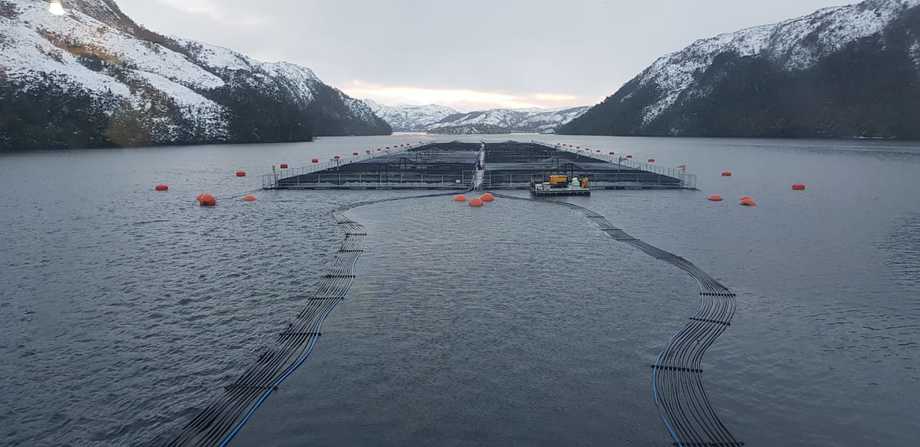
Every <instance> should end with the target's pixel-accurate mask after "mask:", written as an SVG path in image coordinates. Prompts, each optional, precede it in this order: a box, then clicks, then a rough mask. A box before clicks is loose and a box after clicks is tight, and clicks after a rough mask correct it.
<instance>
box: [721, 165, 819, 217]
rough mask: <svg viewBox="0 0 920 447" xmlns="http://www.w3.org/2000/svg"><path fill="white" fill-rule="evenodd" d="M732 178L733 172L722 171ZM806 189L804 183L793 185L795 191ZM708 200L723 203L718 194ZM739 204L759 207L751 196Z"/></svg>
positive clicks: (742, 198)
mask: <svg viewBox="0 0 920 447" xmlns="http://www.w3.org/2000/svg"><path fill="white" fill-rule="evenodd" d="M732 176H734V174H733V173H732V171H727V170H726V171H722V177H732ZM806 189H807V188H806V186H805V184H804V183H794V184H793V185H792V190H793V191H805V190H806ZM706 199H707V200H709V201H710V202H721V201H722V196H720V195H718V194H712V195H710V196H707V197H706ZM738 204H739V205H741V206H746V207H751V208H753V207H756V206H757V202H756V201H755V200H754V198H753V197H751V196H742V197H741V199H739V201H738Z"/></svg>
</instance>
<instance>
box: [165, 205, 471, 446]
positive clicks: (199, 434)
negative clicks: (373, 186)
mask: <svg viewBox="0 0 920 447" xmlns="http://www.w3.org/2000/svg"><path fill="white" fill-rule="evenodd" d="M453 194H457V192H456V191H454V192H449V193H445V192H441V193H436V194H424V195H416V196H408V197H391V198H387V199H379V200H369V201H363V202H357V203H352V204H349V205H345V206H341V207H339V208H337V209H335V210H334V211H333V212H332V215H333V218H334V219H335V222H336V225H337V226H338V227H339V228H340V230H341V231H342V233H343V239H342V241H341V243H340V245H339V248H338V249H337V250H336V252H335V256H334V259H333V262H332V263H331V264H330V266H329V267H327V269H326V272H325V274H323V275H322V276H321V279H320V281H319V283H317V285H316V286H315V289H314V290H315V291H314V293H311V294H307V295H304V296H303V298H305V299H306V306H305V307H304V308H303V310H301V311H300V312H299V313H298V314H297V316H296V318H295V319H294V321H292V322H291V323H290V324H288V326H287V328H286V329H285V330H284V331H282V332H281V333H279V334H278V336H277V337H275V340H274V342H275V346H273V347H265V348H264V349H262V350H261V352H260V354H259V357H258V358H257V359H256V362H255V363H253V364H252V365H251V366H250V367H249V368H248V369H247V370H246V371H245V372H244V373H243V374H242V375H241V376H240V378H239V379H237V380H236V381H235V382H233V383H231V384H229V385H227V386H225V387H223V388H222V389H221V394H220V395H219V396H218V397H217V398H215V399H214V400H213V401H212V402H211V403H210V404H209V405H208V406H207V407H205V408H204V409H203V410H202V411H200V412H199V413H198V415H196V416H195V417H194V418H193V419H192V420H191V421H189V422H188V424H186V425H185V427H184V428H183V429H182V431H181V432H180V433H179V434H178V436H176V438H175V439H173V440H172V441H171V442H169V443H168V444H167V445H169V446H214V445H218V446H221V447H223V446H226V445H227V444H229V443H230V442H231V441H232V440H233V439H234V438H235V437H236V436H237V435H238V434H239V433H240V431H241V430H242V429H243V427H244V426H245V425H246V424H247V423H248V422H249V421H250V420H251V419H252V417H253V415H254V414H255V413H256V411H257V410H258V409H259V408H260V407H261V406H262V405H263V404H264V403H265V401H266V400H267V399H268V397H269V396H271V394H272V393H273V392H275V391H276V390H277V389H278V387H279V386H280V385H281V384H282V383H283V382H284V381H285V380H287V379H288V378H289V377H290V376H291V375H292V374H293V373H294V371H295V370H297V368H299V367H300V366H301V365H303V363H304V362H306V360H307V358H308V357H309V356H310V354H311V353H312V352H313V349H314V348H315V347H316V344H317V342H318V341H319V339H320V337H321V335H322V326H323V323H324V322H325V320H326V317H328V316H329V314H331V313H332V311H333V309H335V307H336V306H337V305H338V303H339V302H341V301H342V300H344V299H345V297H346V295H348V292H349V290H350V289H351V286H352V284H353V283H354V282H355V280H356V277H355V268H356V266H357V263H358V258H359V257H360V256H361V255H362V254H363V253H364V239H365V238H366V236H367V232H366V230H365V228H364V226H362V225H361V224H360V223H358V222H355V221H353V220H351V219H349V218H348V217H347V216H346V215H345V213H347V212H348V211H351V210H353V209H355V208H359V207H362V206H368V205H376V204H380V203H385V202H395V201H402V200H412V199H423V198H430V197H442V196H448V195H453Z"/></svg>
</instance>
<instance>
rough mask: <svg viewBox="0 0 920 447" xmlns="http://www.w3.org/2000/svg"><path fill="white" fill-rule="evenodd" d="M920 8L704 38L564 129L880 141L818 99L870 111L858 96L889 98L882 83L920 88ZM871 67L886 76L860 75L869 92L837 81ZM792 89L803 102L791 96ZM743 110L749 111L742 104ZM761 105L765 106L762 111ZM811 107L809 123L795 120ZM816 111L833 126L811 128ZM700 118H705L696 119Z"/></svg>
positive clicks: (840, 13) (878, 7)
mask: <svg viewBox="0 0 920 447" xmlns="http://www.w3.org/2000/svg"><path fill="white" fill-rule="evenodd" d="M918 5H920V0H868V1H864V2H862V3H859V4H856V5H850V6H843V7H835V8H826V9H822V10H819V11H817V12H815V13H813V14H811V15H808V16H806V17H802V18H797V19H792V20H787V21H784V22H781V23H777V24H772V25H764V26H759V27H754V28H749V29H745V30H741V31H738V32H734V33H728V34H721V35H718V36H715V37H713V38H709V39H703V40H699V41H697V42H695V43H693V44H692V45H690V46H689V47H687V48H685V49H683V50H681V51H678V52H676V53H673V54H669V55H666V56H664V57H662V58H660V59H658V60H657V61H655V63H654V64H652V65H651V66H650V67H648V68H647V69H646V70H645V71H643V72H642V73H640V74H639V75H638V76H637V77H636V78H634V79H633V80H632V81H630V82H629V83H627V84H626V85H624V86H623V87H622V88H621V89H620V90H619V91H618V92H617V93H616V94H614V95H613V96H611V97H609V98H607V100H606V101H604V103H602V104H600V105H598V106H597V107H595V108H594V109H592V110H591V111H589V112H588V113H586V114H585V116H584V117H582V118H581V119H578V120H575V121H574V122H572V123H571V124H569V125H568V126H565V127H564V128H563V129H561V131H562V132H565V133H596V134H629V135H643V134H647V135H718V134H722V133H726V134H731V135H740V136H746V135H757V134H762V135H765V136H768V135H773V136H787V135H788V136H795V135H798V134H803V135H813V136H844V135H841V134H839V132H857V133H859V132H860V131H862V132H865V133H868V134H873V133H874V132H875V131H874V130H873V129H868V128H866V129H862V130H860V129H859V128H858V126H857V127H853V126H852V125H851V124H855V123H856V122H858V121H859V120H861V119H864V118H863V117H856V116H847V117H834V118H831V116H830V115H832V114H833V111H832V110H817V109H816V108H819V106H820V104H819V103H818V101H819V100H820V101H825V102H827V101H830V102H832V103H839V104H836V105H834V107H835V108H836V109H837V110H838V111H842V108H843V107H867V106H870V104H867V103H865V101H867V100H869V101H871V98H862V99H860V98H857V96H860V95H859V94H858V93H859V91H860V90H862V91H865V92H869V91H874V90H875V89H879V90H883V88H882V86H881V85H880V84H879V83H880V82H882V81H883V80H885V82H893V83H894V84H893V85H892V84H889V85H888V87H887V88H889V89H890V88H891V87H896V88H897V87H901V86H903V87H908V86H911V85H914V84H916V79H917V68H918V67H920V62H918V61H920V57H918V56H920V50H918V49H920V40H918V39H920V29H918V27H917V25H918V13H917V9H918V8H917V6H918ZM872 65H875V66H877V67H878V68H879V70H878V72H877V73H876V74H875V75H869V74H865V78H864V79H863V78H862V77H860V79H858V80H859V81H865V82H864V83H862V84H860V83H858V82H854V81H856V79H854V78H851V79H850V80H849V82H850V84H851V85H850V86H846V85H843V83H841V82H840V80H839V78H840V76H839V75H840V74H842V73H847V75H848V76H854V75H860V76H862V75H863V74H862V73H861V72H860V71H859V70H862V69H871V68H872V67H871V66H872ZM902 66H903V68H904V69H906V70H908V71H912V72H913V77H911V76H908V77H906V78H898V77H899V76H903V73H901V74H899V73H894V71H895V70H894V67H899V68H900V67H902ZM889 69H890V70H889ZM853 70H856V72H855V73H854V72H853ZM835 71H836V74H837V76H834V72H835ZM825 76H826V77H827V79H825V78H824V77H825ZM835 78H836V79H835ZM773 89H775V90H773ZM792 91H795V92H796V93H795V95H799V96H798V98H796V97H795V96H794V95H789V93H788V92H792ZM787 95H789V96H790V97H789V98H788V99H787V98H786V96H787ZM780 99H782V100H783V101H786V102H781V101H780ZM759 101H763V103H762V104H761V103H759ZM850 101H857V102H856V103H851V102H850ZM740 102H745V103H747V104H748V106H747V107H743V105H742V104H736V103H740ZM755 104H757V105H758V107H759V108H757V109H755V108H754V105H755ZM719 109H721V110H722V112H718V110H719ZM781 109H782V110H781ZM806 109H807V111H805V112H804V113H802V115H801V117H800V115H799V114H798V113H796V111H797V110H806ZM728 110H731V112H728ZM690 111H692V114H691V113H690ZM736 112H737V113H736ZM723 113H724V115H725V116H722V114H723ZM765 113H766V114H765ZM815 113H820V115H821V116H822V119H823V120H824V121H825V123H824V124H822V125H821V126H823V127H820V128H816V127H815V126H818V125H819V123H815V124H814V125H813V124H811V123H809V122H808V121H809V119H808V116H809V115H811V116H814V114H815ZM732 114H734V116H731V115H732ZM693 116H695V117H698V118H696V121H695V120H694V118H692V117H693ZM703 116H707V118H706V121H705V122H700V120H702V118H701V117H703ZM741 119H745V120H747V121H749V122H751V121H754V122H751V123H749V124H745V125H744V126H747V128H741V127H738V126H732V125H731V123H729V122H726V123H723V124H720V123H719V120H727V121H734V122H735V123H738V124H739V125H740V124H741V123H740V120H741ZM803 119H804V121H803ZM839 119H844V120H847V122H839V123H840V125H837V124H838V122H829V121H828V120H831V121H833V120H839ZM784 123H785V124H784ZM874 126H875V125H873V127H874ZM742 127H743V126H742ZM809 127H811V128H810V129H809ZM759 130H762V132H760V131H759ZM892 130H893V129H892ZM856 136H858V135H856ZM884 136H894V135H887V134H886V135H884Z"/></svg>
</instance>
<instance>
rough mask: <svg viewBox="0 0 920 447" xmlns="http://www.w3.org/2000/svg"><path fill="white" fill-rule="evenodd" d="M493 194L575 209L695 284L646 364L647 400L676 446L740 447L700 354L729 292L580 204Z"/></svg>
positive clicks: (728, 302) (719, 323)
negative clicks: (710, 388)
mask: <svg viewBox="0 0 920 447" xmlns="http://www.w3.org/2000/svg"><path fill="white" fill-rule="evenodd" d="M495 196H496V197H501V198H504V199H511V200H522V201H528V202H539V203H548V204H552V205H558V206H564V207H568V208H571V209H573V210H576V211H579V212H581V213H582V214H584V215H585V217H587V218H588V219H589V220H590V221H591V222H594V224H596V225H597V226H598V227H599V228H600V229H601V230H602V231H604V232H605V233H607V234H608V235H609V236H611V237H612V238H613V239H614V240H617V241H620V242H624V243H627V244H629V245H632V246H633V247H635V248H637V249H639V250H641V251H642V252H644V253H646V254H648V255H649V256H652V257H654V258H655V259H658V260H661V261H664V262H667V263H669V264H671V265H673V266H675V267H677V268H679V269H681V270H683V271H685V272H687V273H688V274H689V275H690V276H691V277H693V279H695V280H696V281H697V283H698V284H699V294H700V307H699V309H698V311H697V313H696V314H695V315H694V316H693V317H691V318H690V320H689V323H687V324H686V325H685V326H684V328H683V329H681V330H680V331H679V332H678V333H677V334H675V335H674V337H672V338H671V341H670V342H669V343H668V345H667V346H666V347H665V349H664V351H662V353H661V354H659V356H658V359H657V360H656V361H655V364H654V365H651V367H652V399H654V401H655V406H656V407H658V414H659V415H660V416H661V420H662V422H664V425H665V428H666V429H667V430H668V434H670V435H671V438H673V439H674V443H675V445H677V446H678V447H689V446H726V447H733V446H742V445H744V443H743V442H741V441H738V440H737V439H736V438H735V437H734V435H732V434H731V432H730V431H729V430H728V428H726V427H725V424H723V423H722V421H721V420H720V419H719V416H718V415H717V414H716V411H715V409H714V408H713V406H712V403H711V402H710V401H709V396H708V395H707V394H706V391H705V390H704V389H703V369H702V366H701V365H702V361H703V355H704V354H705V353H706V351H707V350H708V349H709V347H710V346H712V344H713V343H715V341H716V339H717V338H718V337H719V336H720V335H722V333H723V332H725V331H726V330H727V329H728V326H730V325H731V321H732V317H733V316H734V315H735V294H734V293H732V292H731V290H729V289H728V288H727V287H725V286H723V285H722V284H720V283H719V282H718V281H716V280H715V279H714V278H713V277H711V276H709V274H707V273H706V272H704V271H703V270H702V269H700V268H699V267H697V266H696V265H694V264H693V263H692V262H690V261H688V260H686V259H684V258H681V257H680V256H677V255H675V254H673V253H669V252H667V251H665V250H662V249H660V248H658V247H655V246H653V245H651V244H648V243H646V242H644V241H642V240H640V239H638V238H635V237H633V236H630V235H629V234H627V233H626V232H625V231H623V230H622V229H619V228H616V227H614V226H613V225H612V224H611V223H610V222H609V221H608V220H607V219H606V218H605V217H604V216H602V215H600V214H598V213H596V212H594V211H591V210H589V209H587V208H585V207H582V206H579V205H575V204H572V203H568V202H560V201H556V200H550V199H540V200H536V199H531V198H525V197H515V196H508V195H503V194H495Z"/></svg>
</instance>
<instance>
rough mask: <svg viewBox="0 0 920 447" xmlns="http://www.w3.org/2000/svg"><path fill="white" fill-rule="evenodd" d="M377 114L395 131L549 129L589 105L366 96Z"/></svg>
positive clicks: (551, 129)
mask: <svg viewBox="0 0 920 447" xmlns="http://www.w3.org/2000/svg"><path fill="white" fill-rule="evenodd" d="M364 102H366V103H367V104H368V105H369V106H370V107H371V108H372V109H373V110H374V112H376V113H377V115H378V116H380V117H381V118H383V120H384V121H386V122H388V123H389V124H390V126H392V127H393V130H395V131H398V132H429V133H438V134H457V135H459V134H486V133H492V134H495V133H499V134H501V133H511V132H528V133H551V132H553V131H555V129H556V128H557V127H559V126H560V125H562V124H565V123H568V122H569V121H572V120H573V119H575V118H577V117H579V116H581V114H582V113H585V112H586V111H587V110H588V107H572V108H567V109H492V110H483V111H477V112H467V113H464V112H458V111H456V110H454V109H452V108H450V107H445V106H440V105H433V104H432V105H425V106H413V105H399V106H386V105H382V104H377V103H375V102H374V101H371V100H368V99H365V100H364Z"/></svg>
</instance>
